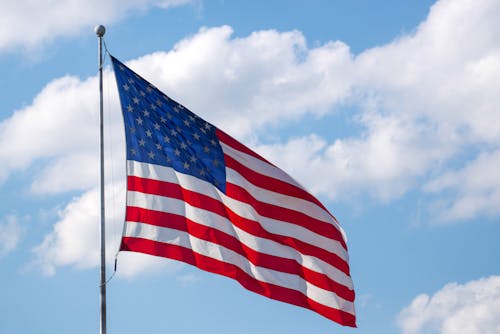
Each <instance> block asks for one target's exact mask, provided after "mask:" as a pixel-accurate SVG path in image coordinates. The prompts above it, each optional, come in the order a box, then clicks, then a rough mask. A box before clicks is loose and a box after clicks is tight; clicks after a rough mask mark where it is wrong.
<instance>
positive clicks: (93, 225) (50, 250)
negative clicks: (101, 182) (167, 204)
mask: <svg viewBox="0 0 500 334" xmlns="http://www.w3.org/2000/svg"><path fill="white" fill-rule="evenodd" d="M124 187H125V185H124V184H123V183H120V184H108V185H107V187H106V195H107V196H106V198H107V201H106V204H107V212H106V234H107V235H106V239H107V247H106V249H107V254H106V255H107V262H108V263H112V262H113V259H114V255H115V254H114V253H116V251H117V250H118V246H119V242H120V235H121V226H122V223H123V216H124V213H123V210H124V206H123V203H124V198H125V189H124ZM99 230H100V192H99V190H98V189H92V190H90V191H88V192H86V193H84V194H83V195H82V196H80V197H78V198H75V199H73V201H72V202H71V203H69V204H68V205H67V206H66V207H65V208H64V209H63V210H61V211H60V212H59V220H58V221H57V222H56V223H55V224H54V228H53V231H52V232H51V233H50V234H48V235H47V236H46V237H45V239H44V240H43V242H42V243H41V244H40V245H38V246H37V247H35V248H34V249H33V252H34V253H35V256H36V264H38V265H39V266H40V267H41V269H42V271H43V272H44V274H46V275H53V274H54V273H55V271H56V268H57V267H58V266H68V265H73V266H76V267H77V268H91V267H94V266H96V265H97V264H99V259H100V246H99V243H100V232H99Z"/></svg>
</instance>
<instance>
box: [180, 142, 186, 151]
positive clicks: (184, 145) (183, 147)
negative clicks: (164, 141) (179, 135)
mask: <svg viewBox="0 0 500 334" xmlns="http://www.w3.org/2000/svg"><path fill="white" fill-rule="evenodd" d="M181 148H182V149H183V150H185V149H186V148H187V145H186V144H184V142H182V143H181Z"/></svg>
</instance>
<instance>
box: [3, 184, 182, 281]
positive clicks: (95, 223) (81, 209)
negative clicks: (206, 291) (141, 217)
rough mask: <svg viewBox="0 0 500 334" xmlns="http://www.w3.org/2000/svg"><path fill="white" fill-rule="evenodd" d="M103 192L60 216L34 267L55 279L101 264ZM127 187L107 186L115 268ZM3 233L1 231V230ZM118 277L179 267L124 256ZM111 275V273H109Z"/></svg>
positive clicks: (110, 254) (108, 255)
mask: <svg viewBox="0 0 500 334" xmlns="http://www.w3.org/2000/svg"><path fill="white" fill-rule="evenodd" d="M99 200H100V191H99V190H98V189H95V188H94V189H91V190H89V191H87V192H85V193H84V194H83V195H81V196H80V197H77V198H75V199H73V200H72V201H71V202H70V203H69V204H68V205H67V206H66V207H65V208H64V209H63V210H61V211H60V212H59V220H58V221H57V222H56V223H55V224H54V228H53V231H52V232H51V233H49V234H48V235H47V236H45V239H44V240H43V242H42V243H41V244H40V245H38V246H37V247H35V248H34V249H33V253H34V255H35V262H34V265H35V266H36V267H38V268H40V269H41V270H42V272H43V273H44V274H45V275H48V276H51V275H54V274H55V272H56V270H57V267H60V266H75V267H76V268H80V269H85V268H92V267H96V266H98V265H99V263H100V207H99V205H97V204H98V203H99ZM124 202H125V184H124V183H123V182H122V183H114V184H113V183H110V184H107V185H106V222H105V223H106V251H107V252H106V263H107V265H108V268H111V267H112V265H113V262H114V259H115V256H116V255H117V254H116V253H117V251H118V247H119V243H120V238H121V232H122V226H123V220H124V206H123V203H124ZM0 231H1V230H0ZM117 268H118V270H117V273H118V275H120V276H122V277H133V276H136V275H138V274H139V273H141V274H144V273H147V272H155V271H159V270H163V269H165V268H169V270H176V269H178V268H179V265H178V264H177V265H176V264H172V263H171V262H169V261H168V260H165V259H159V258H156V257H152V256H148V255H143V254H137V253H128V252H125V253H121V254H120V255H119V261H118V267H117ZM109 274H111V273H109Z"/></svg>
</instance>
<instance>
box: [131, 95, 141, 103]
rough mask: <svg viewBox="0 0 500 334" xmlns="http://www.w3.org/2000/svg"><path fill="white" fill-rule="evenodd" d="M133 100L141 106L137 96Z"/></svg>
mask: <svg viewBox="0 0 500 334" xmlns="http://www.w3.org/2000/svg"><path fill="white" fill-rule="evenodd" d="M132 100H133V101H134V103H135V104H139V99H138V98H137V96H134V98H133V99H132Z"/></svg>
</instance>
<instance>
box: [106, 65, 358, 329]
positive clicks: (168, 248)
mask: <svg viewBox="0 0 500 334" xmlns="http://www.w3.org/2000/svg"><path fill="white" fill-rule="evenodd" d="M111 59H112V63H113V68H114V72H115V76H116V82H117V86H118V91H119V95H120V102H121V106H122V111H123V119H124V126H125V134H126V145H127V207H126V217H125V225H124V231H123V237H122V241H121V246H120V250H121V251H133V252H141V253H146V254H151V255H155V256H160V257H165V258H170V259H175V260H179V261H183V262H186V263H189V264H191V265H194V266H196V267H198V268H200V269H202V270H205V271H208V272H212V273H216V274H220V275H224V276H227V277H230V278H232V279H235V280H236V281H238V282H239V283H240V284H241V285H242V286H243V287H245V288H246V289H248V290H250V291H253V292H255V293H258V294H261V295H264V296H267V297H269V298H272V299H275V300H279V301H282V302H286V303H290V304H293V305H297V306H301V307H304V308H307V309H311V310H313V311H315V312H317V313H319V314H321V315H322V316H324V317H326V318H328V319H331V320H333V321H335V322H337V323H339V324H341V325H345V326H352V327H355V326H356V324H355V311H354V288H353V284H352V279H351V276H350V272H349V263H348V253H347V246H346V242H345V237H344V232H343V230H342V228H341V227H340V225H339V223H338V222H337V220H336V219H335V217H334V216H333V215H332V214H330V213H329V211H328V210H327V209H326V208H325V207H324V206H323V205H322V204H321V203H320V202H319V201H318V200H317V199H316V198H315V197H314V196H312V195H311V194H310V193H308V192H307V191H306V190H304V188H303V187H302V186H301V185H299V184H298V183H297V182H296V181H295V180H293V179H292V178H291V177H290V176H289V175H287V174H286V173H285V172H283V171H282V170H281V169H279V168H277V167H276V166H274V165H273V164H272V163H270V162H268V161H267V160H266V159H264V158H262V157H261V156H260V155H258V154H257V153H255V152H253V151H252V150H250V149H249V148H247V147H246V146H244V145H243V144H241V143H239V142H238V141H236V140H235V139H233V138H232V137H230V136H229V135H227V134H226V133H224V132H223V131H221V130H220V129H218V128H216V127H215V126H213V125H212V124H210V123H208V122H206V121H204V120H203V119H201V118H200V117H199V116H197V115H195V114H194V113H192V112H191V111H189V110H188V109H187V108H185V107H184V106H182V105H181V104H179V103H177V102H175V101H174V100H172V99H171V98H169V97H168V96H166V95H165V94H164V93H162V92H161V91H159V90H158V89H157V88H155V87H154V86H153V85H151V84H150V83H148V82H147V81H146V80H144V79H143V78H142V77H140V76H139V75H137V74H136V73H134V72H133V71H132V70H130V69H129V68H128V67H126V66H125V65H124V64H122V63H121V62H120V61H118V60H117V59H116V58H114V57H111Z"/></svg>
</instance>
